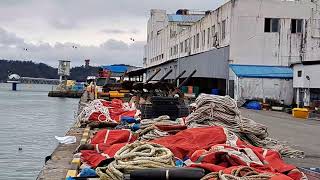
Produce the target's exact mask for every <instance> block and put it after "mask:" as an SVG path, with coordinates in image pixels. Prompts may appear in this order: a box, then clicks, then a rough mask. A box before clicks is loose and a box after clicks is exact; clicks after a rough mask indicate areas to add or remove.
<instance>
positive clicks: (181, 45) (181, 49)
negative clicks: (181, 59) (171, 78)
mask: <svg viewBox="0 0 320 180" xmlns="http://www.w3.org/2000/svg"><path fill="white" fill-rule="evenodd" d="M180 53H183V42H181V43H180Z"/></svg>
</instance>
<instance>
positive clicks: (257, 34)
mask: <svg viewBox="0 0 320 180" xmlns="http://www.w3.org/2000/svg"><path fill="white" fill-rule="evenodd" d="M233 7H234V8H233V11H232V24H231V44H230V47H231V48H230V60H231V62H232V63H234V64H256V65H279V66H288V65H289V64H290V63H294V62H300V61H301V60H307V59H310V58H311V56H310V55H309V56H307V54H308V53H311V52H307V51H306V50H307V49H306V47H307V46H308V45H309V44H314V43H317V42H319V39H311V38H309V39H308V42H309V43H307V42H305V38H307V37H310V36H309V35H308V33H307V32H308V22H309V21H310V18H311V14H312V8H314V7H316V6H315V4H314V3H312V2H310V1H307V0H300V1H280V0H262V1H261V0H236V1H234V3H233ZM265 18H280V30H279V32H265V30H264V26H265ZM291 19H303V20H304V21H303V26H304V28H303V29H304V30H303V33H292V32H291ZM317 49H318V52H317V55H315V52H313V53H311V54H313V56H312V59H314V58H318V57H320V51H319V47H318V48H317ZM307 57H309V58H307Z"/></svg>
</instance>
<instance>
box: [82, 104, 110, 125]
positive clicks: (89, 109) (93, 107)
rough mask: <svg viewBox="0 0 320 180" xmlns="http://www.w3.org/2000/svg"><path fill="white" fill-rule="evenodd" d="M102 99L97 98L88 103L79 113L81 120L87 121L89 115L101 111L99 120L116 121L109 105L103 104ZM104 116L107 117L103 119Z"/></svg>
mask: <svg viewBox="0 0 320 180" xmlns="http://www.w3.org/2000/svg"><path fill="white" fill-rule="evenodd" d="M101 101H103V100H101V99H96V100H93V101H91V102H90V103H88V104H87V105H86V106H85V107H84V108H82V110H81V112H80V113H79V115H78V121H79V122H87V121H88V120H89V117H90V116H91V114H92V113H94V112H101V114H100V115H99V117H98V120H99V121H103V122H115V121H114V120H112V119H111V117H110V113H109V109H108V107H105V106H103V104H102V102H101ZM102 116H104V117H105V120H102Z"/></svg>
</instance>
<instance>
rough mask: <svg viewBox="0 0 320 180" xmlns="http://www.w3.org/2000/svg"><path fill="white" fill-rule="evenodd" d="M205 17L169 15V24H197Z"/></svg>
mask: <svg viewBox="0 0 320 180" xmlns="http://www.w3.org/2000/svg"><path fill="white" fill-rule="evenodd" d="M203 17H204V15H194V14H192V15H178V14H168V20H169V22H197V21H199V20H200V19H201V18H203Z"/></svg>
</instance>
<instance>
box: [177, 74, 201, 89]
mask: <svg viewBox="0 0 320 180" xmlns="http://www.w3.org/2000/svg"><path fill="white" fill-rule="evenodd" d="M196 72H197V70H194V71H193V72H192V73H191V74H190V75H189V76H188V77H187V78H186V79H185V80H184V81H183V82H182V83H181V84H180V85H179V86H178V89H180V88H181V87H182V86H183V85H185V84H186V83H187V82H188V81H189V79H190V78H191V77H192V76H193V75H194V74H195V73H196Z"/></svg>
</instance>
